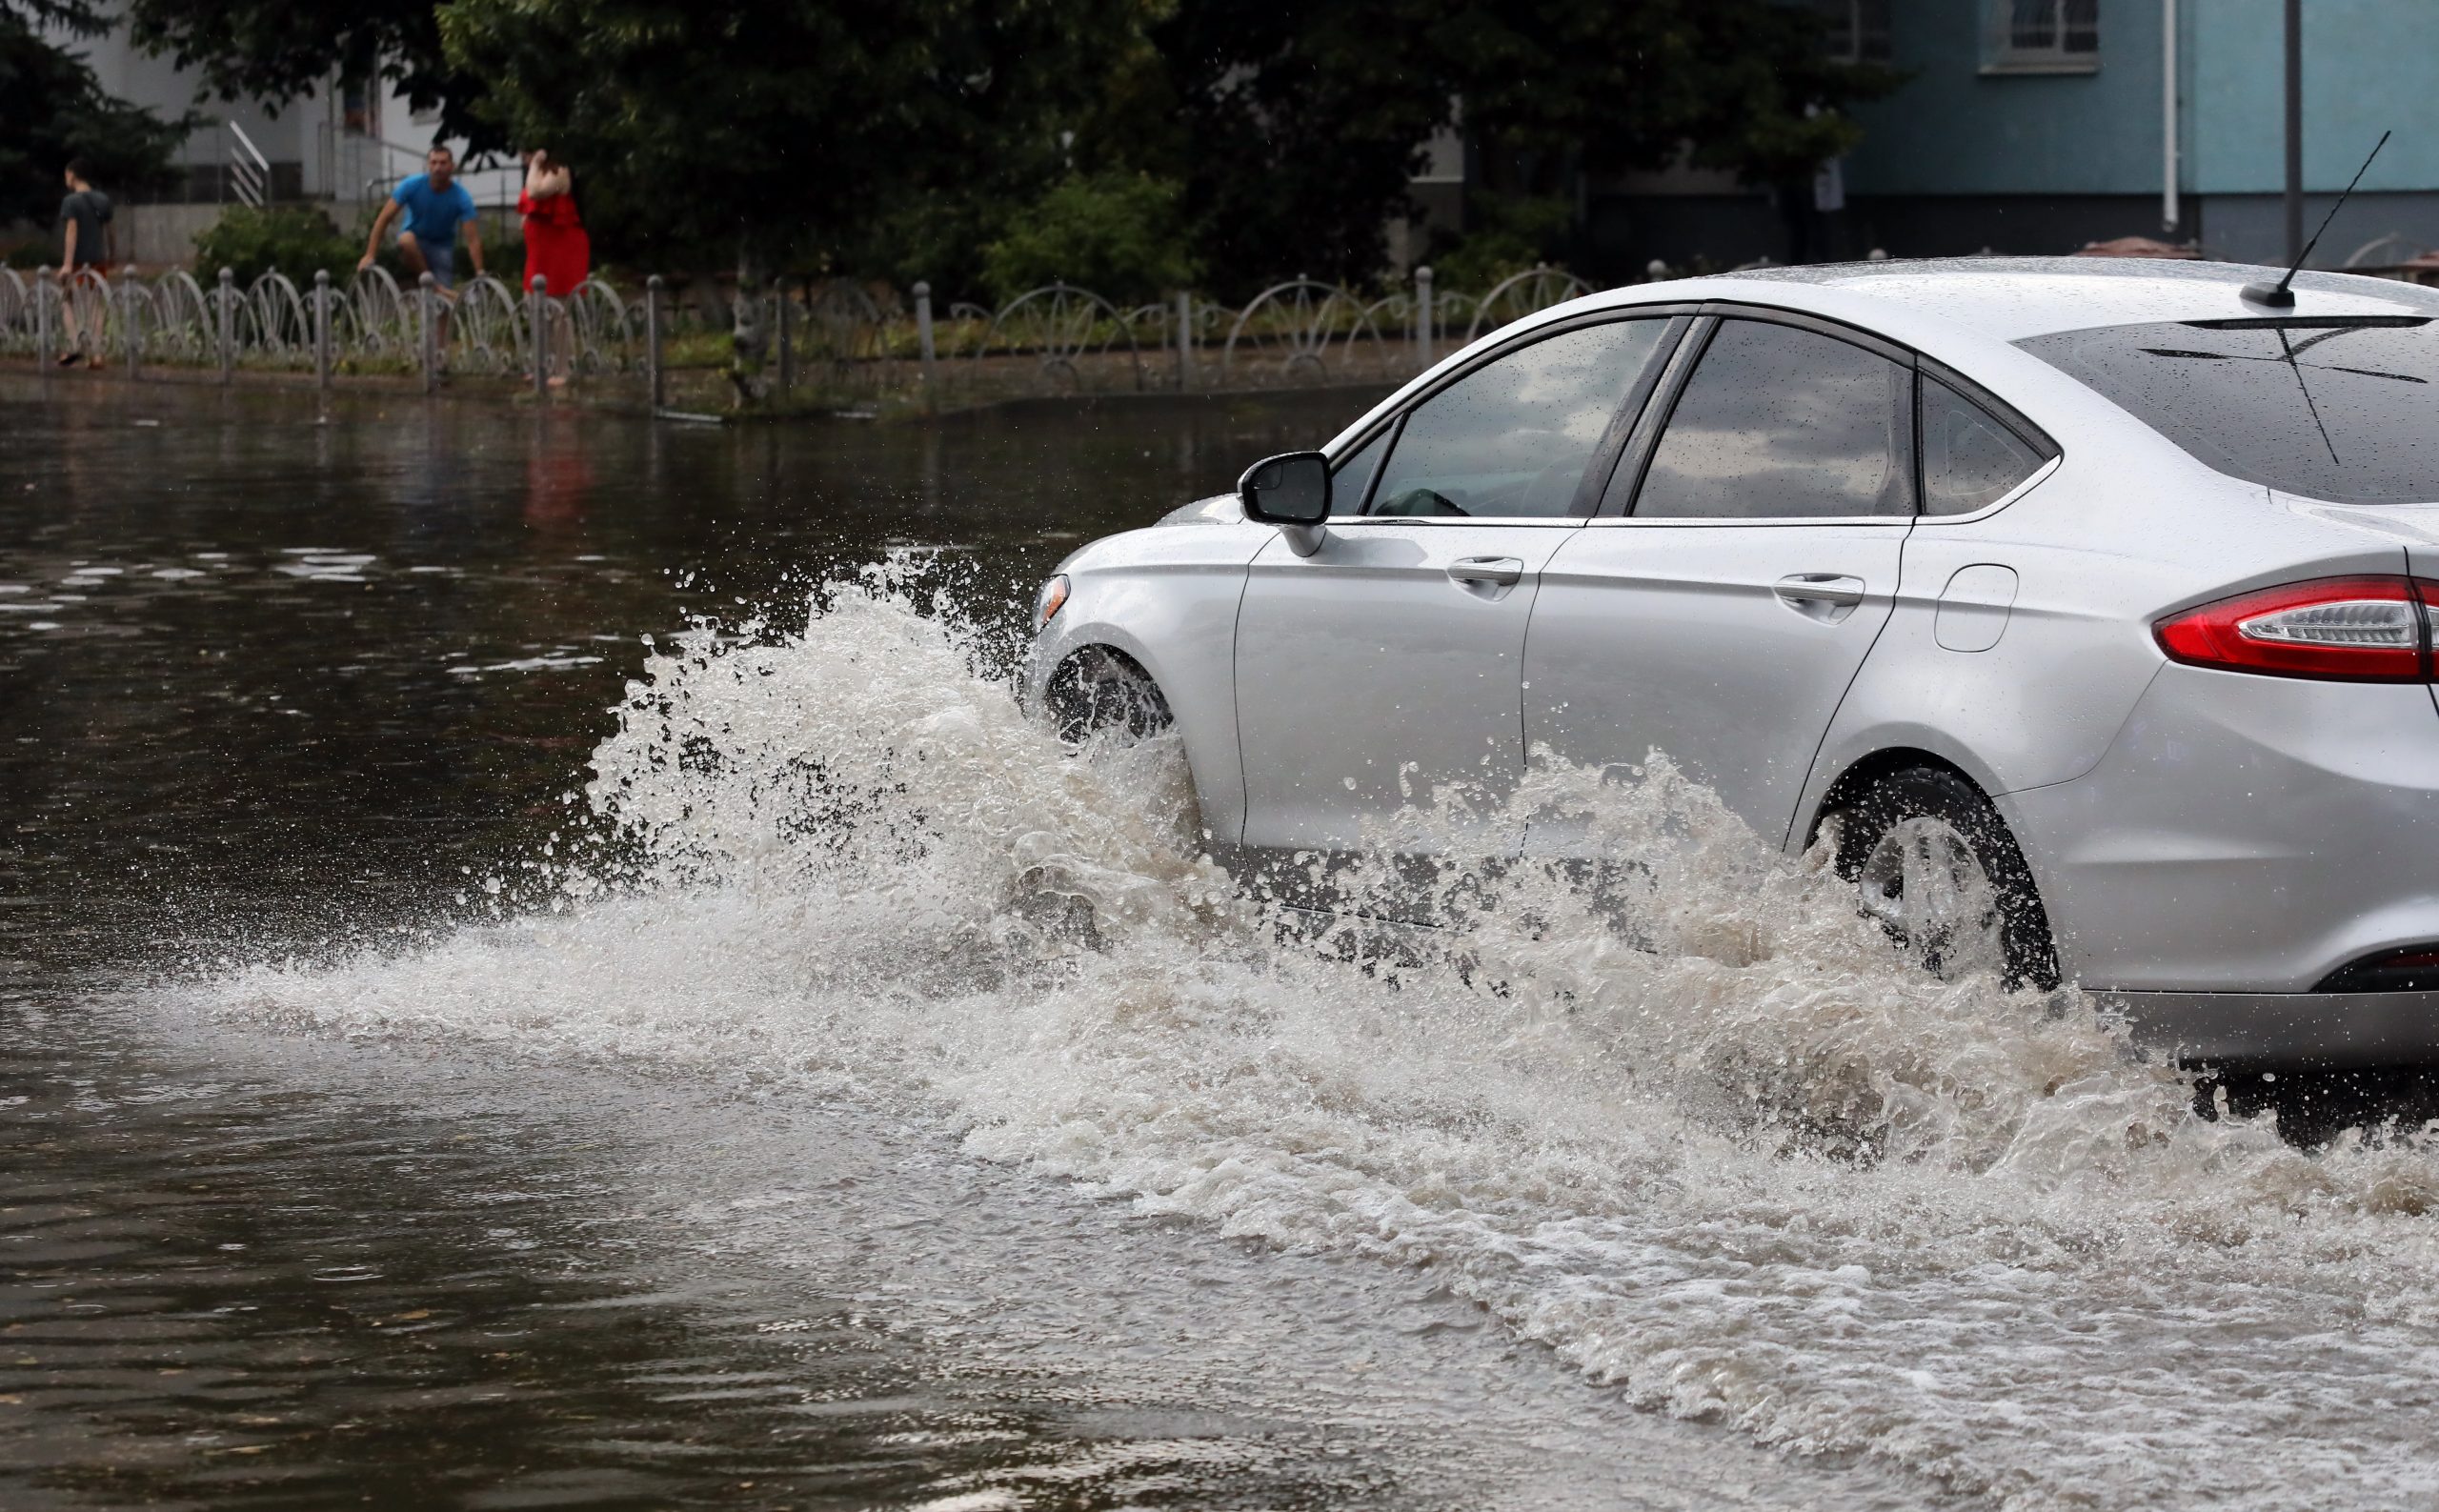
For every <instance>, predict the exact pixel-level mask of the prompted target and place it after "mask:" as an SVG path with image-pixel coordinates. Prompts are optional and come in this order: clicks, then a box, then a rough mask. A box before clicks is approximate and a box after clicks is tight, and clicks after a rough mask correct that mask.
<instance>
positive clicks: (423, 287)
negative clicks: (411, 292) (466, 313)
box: [415, 272, 440, 393]
mask: <svg viewBox="0 0 2439 1512" xmlns="http://www.w3.org/2000/svg"><path fill="white" fill-rule="evenodd" d="M439 289H440V281H439V280H438V279H436V278H434V277H433V276H432V274H431V273H430V272H426V273H425V274H424V275H423V276H422V277H420V278H418V279H416V280H415V316H416V319H415V336H416V340H415V345H416V346H417V347H418V348H419V349H420V351H419V352H418V353H417V355H419V356H420V357H422V359H423V392H424V393H439V392H440V312H439V311H437V310H435V309H434V308H433V306H434V305H435V304H437V303H438V302H439V298H440V294H439Z"/></svg>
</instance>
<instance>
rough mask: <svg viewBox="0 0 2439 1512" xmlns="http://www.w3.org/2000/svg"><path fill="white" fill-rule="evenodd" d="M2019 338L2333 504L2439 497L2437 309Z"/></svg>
mask: <svg viewBox="0 0 2439 1512" xmlns="http://www.w3.org/2000/svg"><path fill="white" fill-rule="evenodd" d="M2017 345H2018V346H2021V347H2023V348H2024V349H2025V350H2026V351H2027V352H2030V353H2033V354H2034V355H2035V356H2038V357H2041V358H2043V359H2045V360H2046V361H2047V362H2049V363H2050V364H2052V365H2053V366H2055V367H2059V368H2063V369H2065V370H2066V372H2067V373H2072V374H2073V375H2074V376H2075V377H2077V378H2080V379H2082V380H2083V381H2084V382H2085V383H2086V384H2088V385H2090V386H2091V387H2092V388H2094V389H2097V390H2099V391H2100V393H2102V394H2103V395H2105V396H2106V397H2107V398H2109V399H2111V400H2114V401H2115V402H2116V403H2117V404H2118V405H2120V406H2121V407H2123V408H2125V409H2127V410H2129V411H2131V412H2133V413H2135V414H2136V415H2138V416H2140V417H2141V418H2142V419H2143V420H2144V421H2145V422H2147V424H2149V425H2150V426H2151V428H2152V429H2153V430H2156V431H2158V432H2159V433H2161V434H2163V435H2165V436H2167V438H2168V439H2169V440H2171V441H2174V442H2175V443H2176V444H2177V445H2179V446H2181V447H2183V448H2185V449H2186V450H2187V452H2190V453H2192V454H2193V455H2195V456H2196V457H2198V458H2200V459H2201V460H2202V461H2203V462H2205V463H2207V464H2208V465H2209V466H2211V467H2213V468H2216V469H2217V470H2219V471H2220V472H2222V473H2226V474H2230V475H2232V476H2235V477H2240V478H2244V479H2246V480H2247V481H2248V482H2253V483H2262V484H2267V485H2268V486H2269V487H2271V488H2274V489H2278V490H2280V491H2282V492H2284V493H2288V494H2303V495H2305V496H2307V497H2309V498H2316V499H2327V500H2329V501H2330V502H2332V503H2340V504H2405V503H2428V502H2432V501H2439V328H2434V327H2433V326H2432V324H2431V322H2430V321H2429V320H2428V319H2426V318H2423V317H2420V316H2415V315H2377V316H2353V317H2343V316H2339V317H2318V318H2315V317H2310V316H2284V317H2277V318H2260V319H2245V320H2200V321H2186V322H2174V321H2171V322H2165V323H2162V324H2159V325H2143V326H2101V327H2098V328H2096V329H2094V330H2090V331H2066V332H2060V333H2056V334H2054V335H2046V336H2031V337H2027V338H2026V339H2025V340H2023V341H2020V342H2018V343H2017Z"/></svg>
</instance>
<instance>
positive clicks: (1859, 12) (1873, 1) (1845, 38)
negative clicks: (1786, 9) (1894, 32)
mask: <svg viewBox="0 0 2439 1512" xmlns="http://www.w3.org/2000/svg"><path fill="white" fill-rule="evenodd" d="M1889 3H1890V0H1813V4H1814V5H1815V6H1816V7H1817V8H1818V9H1819V10H1820V11H1821V16H1822V19H1823V20H1824V21H1825V22H1826V23H1827V24H1828V30H1829V39H1828V46H1829V56H1830V57H1831V58H1832V59H1834V60H1835V61H1837V62H1840V63H1885V62H1887V61H1888V59H1889V54H1890V50H1891V49H1890V44H1889V32H1888V8H1889Z"/></svg>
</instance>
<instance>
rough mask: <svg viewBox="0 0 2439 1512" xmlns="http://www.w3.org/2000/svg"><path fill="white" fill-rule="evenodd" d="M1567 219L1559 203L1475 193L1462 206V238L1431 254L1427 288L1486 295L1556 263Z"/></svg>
mask: <svg viewBox="0 0 2439 1512" xmlns="http://www.w3.org/2000/svg"><path fill="white" fill-rule="evenodd" d="M1573 217H1574V212H1573V211H1572V209H1571V208H1570V207H1569V206H1568V204H1567V202H1566V201H1565V200H1563V199H1542V198H1534V197H1530V196H1526V195H1521V194H1520V195H1507V194H1491V193H1483V192H1475V193H1474V194H1471V195H1469V196H1467V199H1466V202H1465V218H1466V220H1467V221H1469V222H1470V223H1471V224H1470V225H1469V227H1468V228H1467V230H1466V232H1465V234H1464V235H1463V236H1462V237H1460V238H1457V239H1455V240H1453V241H1442V242H1441V244H1440V245H1439V246H1438V247H1436V248H1434V249H1433V251H1432V256H1431V279H1432V285H1433V287H1435V288H1439V289H1449V290H1456V291H1460V292H1464V293H1469V294H1482V293H1488V292H1490V291H1491V289H1492V288H1493V287H1494V286H1496V285H1497V284H1498V283H1499V281H1500V280H1501V279H1502V278H1506V277H1508V276H1510V275H1512V274H1515V273H1521V272H1526V271H1527V270H1529V269H1530V268H1532V267H1533V265H1534V264H1536V263H1543V262H1556V261H1557V260H1558V258H1559V254H1560V252H1562V249H1563V244H1564V242H1565V238H1566V232H1567V227H1568V225H1569V224H1570V222H1571V221H1572V220H1573Z"/></svg>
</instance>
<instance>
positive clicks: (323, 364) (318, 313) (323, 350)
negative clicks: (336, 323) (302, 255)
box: [313, 268, 331, 390]
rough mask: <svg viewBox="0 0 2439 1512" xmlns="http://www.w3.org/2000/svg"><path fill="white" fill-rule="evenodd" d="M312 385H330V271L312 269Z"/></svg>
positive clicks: (325, 387) (318, 387)
mask: <svg viewBox="0 0 2439 1512" xmlns="http://www.w3.org/2000/svg"><path fill="white" fill-rule="evenodd" d="M313 386H314V387H315V388H317V389H324V390H327V389H329V388H330V386H331V271H330V270H329V269H327V268H316V269H315V270H313Z"/></svg>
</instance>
